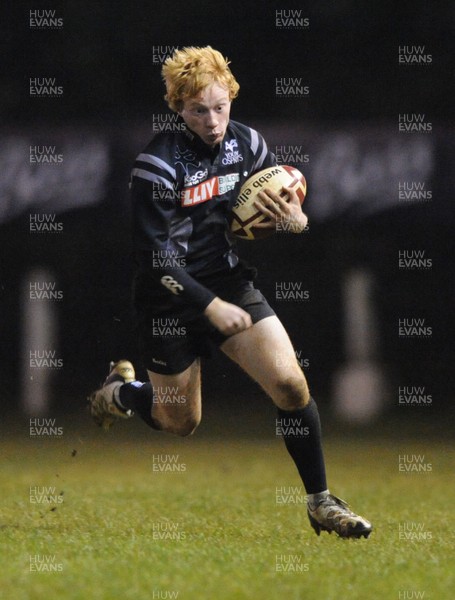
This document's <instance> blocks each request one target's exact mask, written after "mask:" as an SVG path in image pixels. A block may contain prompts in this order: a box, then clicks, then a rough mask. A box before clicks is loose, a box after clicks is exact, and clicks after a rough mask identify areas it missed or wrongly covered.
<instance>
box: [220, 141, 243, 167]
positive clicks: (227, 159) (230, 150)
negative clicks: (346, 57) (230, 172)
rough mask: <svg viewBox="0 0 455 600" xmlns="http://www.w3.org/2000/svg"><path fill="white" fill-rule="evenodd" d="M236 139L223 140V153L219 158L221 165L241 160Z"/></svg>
mask: <svg viewBox="0 0 455 600" xmlns="http://www.w3.org/2000/svg"><path fill="white" fill-rule="evenodd" d="M236 148H238V144H237V140H226V141H225V142H224V151H225V155H224V157H223V159H222V160H221V162H222V164H223V165H234V164H236V163H239V162H242V161H243V156H242V155H241V154H240V152H239V151H238V150H236Z"/></svg>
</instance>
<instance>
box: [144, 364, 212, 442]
mask: <svg viewBox="0 0 455 600" xmlns="http://www.w3.org/2000/svg"><path fill="white" fill-rule="evenodd" d="M147 372H148V375H149V379H150V382H151V384H152V386H153V409H152V414H153V417H154V418H156V419H157V420H158V421H159V423H160V424H161V425H162V427H163V429H170V428H172V427H174V428H175V426H181V427H182V428H183V429H191V430H193V429H194V428H195V427H197V425H198V424H199V422H200V420H201V362H200V359H199V358H197V359H196V360H194V361H193V363H192V364H191V365H190V366H189V367H188V368H187V369H185V370H184V371H182V372H181V373H177V374H175V375H163V374H162V373H156V372H154V371H147ZM176 433H180V432H179V431H176Z"/></svg>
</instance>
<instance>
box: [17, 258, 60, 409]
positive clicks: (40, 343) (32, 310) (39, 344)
mask: <svg viewBox="0 0 455 600" xmlns="http://www.w3.org/2000/svg"><path fill="white" fill-rule="evenodd" d="M55 285H56V283H55V278H54V277H53V274H52V273H51V272H50V271H47V270H44V269H40V268H37V269H33V270H31V271H29V272H28V273H26V275H25V278H24V280H23V282H22V289H21V304H22V306H21V313H22V332H21V337H22V339H21V362H22V364H21V380H22V398H21V401H22V402H21V403H22V408H23V411H24V413H25V414H26V415H27V416H30V417H39V416H41V415H43V414H45V413H46V412H47V411H48V409H49V396H50V386H51V377H52V368H49V367H48V365H49V362H50V357H52V356H53V355H55V352H56V345H57V339H56V331H57V315H56V309H55V303H54V302H52V301H51V300H50V299H49V294H50V292H49V289H50V288H53V287H54V288H55Z"/></svg>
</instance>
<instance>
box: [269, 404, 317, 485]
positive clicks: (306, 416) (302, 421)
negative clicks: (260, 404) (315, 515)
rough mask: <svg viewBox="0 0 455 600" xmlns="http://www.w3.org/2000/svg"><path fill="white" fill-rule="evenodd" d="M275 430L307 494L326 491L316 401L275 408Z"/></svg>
mask: <svg viewBox="0 0 455 600" xmlns="http://www.w3.org/2000/svg"><path fill="white" fill-rule="evenodd" d="M278 415H279V417H280V420H279V421H277V429H278V427H279V428H280V430H281V433H282V435H283V438H284V443H285V444H286V448H287V450H288V452H289V454H290V455H291V457H292V460H293V461H294V462H295V466H296V467H297V470H298V472H299V474H300V477H301V478H302V481H303V485H304V486H305V490H306V492H307V494H317V493H319V492H323V491H324V490H326V489H327V481H326V476H325V465H324V454H323V452H322V440H321V422H320V420H319V412H318V407H317V405H316V402H315V401H314V400H313V398H310V402H309V403H308V404H307V405H306V406H305V408H299V409H298V410H282V409H281V408H279V409H278Z"/></svg>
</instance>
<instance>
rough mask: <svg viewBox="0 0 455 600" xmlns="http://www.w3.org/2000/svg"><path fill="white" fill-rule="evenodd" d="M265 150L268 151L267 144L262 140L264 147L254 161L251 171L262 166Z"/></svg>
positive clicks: (265, 154)
mask: <svg viewBox="0 0 455 600" xmlns="http://www.w3.org/2000/svg"><path fill="white" fill-rule="evenodd" d="M267 152H268V148H267V144H266V143H265V142H264V148H263V149H262V152H261V156H260V157H259V158H258V159H257V161H256V162H255V163H254V165H253V168H252V170H251V171H252V173H254V172H255V171H256V170H257V169H260V168H261V167H262V164H263V162H264V159H265V157H266V156H267Z"/></svg>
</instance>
